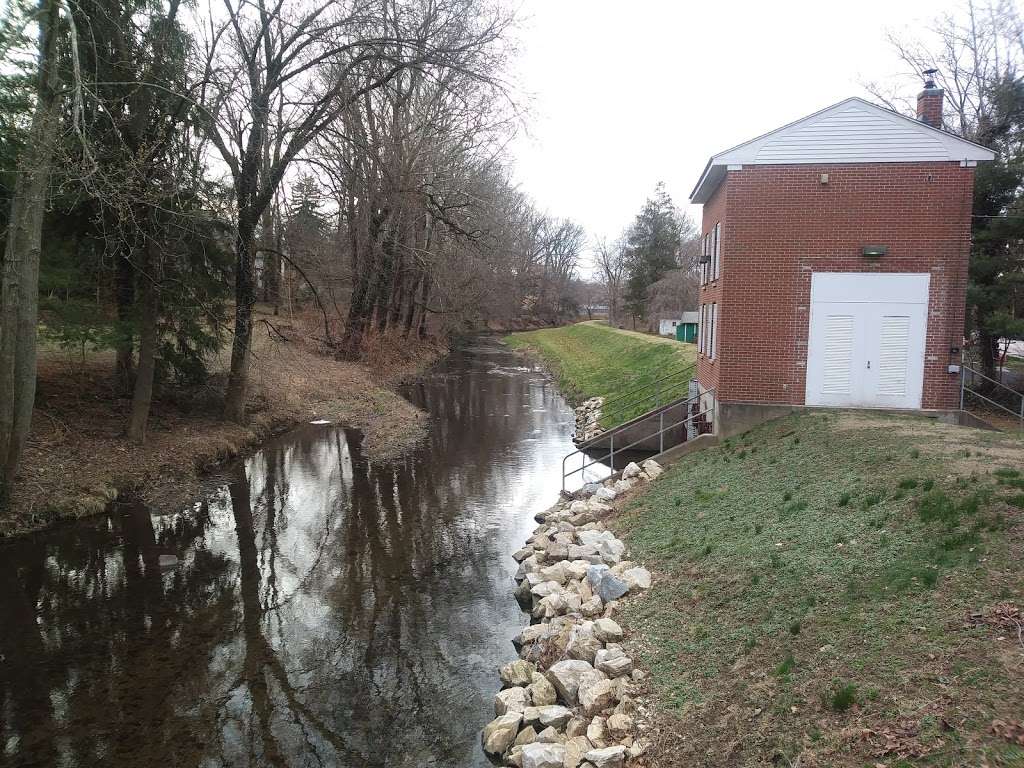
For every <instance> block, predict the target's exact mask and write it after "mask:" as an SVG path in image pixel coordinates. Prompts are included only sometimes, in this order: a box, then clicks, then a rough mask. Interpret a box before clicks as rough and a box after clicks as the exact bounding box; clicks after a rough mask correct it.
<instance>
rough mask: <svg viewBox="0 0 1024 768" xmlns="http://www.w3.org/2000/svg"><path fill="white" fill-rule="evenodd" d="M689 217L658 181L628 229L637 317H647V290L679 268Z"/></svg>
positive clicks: (629, 298) (631, 301)
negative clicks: (681, 211)
mask: <svg viewBox="0 0 1024 768" xmlns="http://www.w3.org/2000/svg"><path fill="white" fill-rule="evenodd" d="M685 228H686V227H685V219H684V218H683V216H682V214H680V212H679V209H678V208H676V206H675V204H674V203H673V202H672V198H671V197H670V196H669V194H668V192H666V191H665V184H664V182H658V185H657V186H656V187H655V189H654V196H653V197H651V198H648V200H647V202H646V203H644V207H643V209H641V211H640V213H639V214H637V217H636V220H635V221H634V222H633V225H632V226H631V227H630V228H629V229H628V230H627V231H626V247H625V255H626V270H627V280H626V307H627V308H628V309H629V311H630V313H632V315H633V317H634V318H636V317H644V316H645V315H646V307H647V291H648V289H649V288H650V287H651V286H652V285H653V284H654V283H656V282H658V281H659V280H661V279H662V278H663V277H664V276H665V275H666V273H668V272H670V271H672V270H673V269H678V268H679V254H680V250H681V248H682V245H683V233H684V230H685Z"/></svg>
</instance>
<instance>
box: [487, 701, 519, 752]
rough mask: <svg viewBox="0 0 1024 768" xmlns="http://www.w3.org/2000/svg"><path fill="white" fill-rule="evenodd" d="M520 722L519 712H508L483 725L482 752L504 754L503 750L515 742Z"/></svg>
mask: <svg viewBox="0 0 1024 768" xmlns="http://www.w3.org/2000/svg"><path fill="white" fill-rule="evenodd" d="M522 720H523V716H522V715H521V714H520V713H519V712H509V713H508V714H505V715H501V716H500V717H496V718H494V719H493V720H491V722H489V723H488V724H487V725H485V726H484V731H483V734H482V736H481V741H482V742H483V747H484V752H486V753H487V754H489V755H503V754H505V750H507V749H508V748H509V747H510V746H511V745H512V742H513V741H515V738H516V734H517V733H519V723H521V722H522Z"/></svg>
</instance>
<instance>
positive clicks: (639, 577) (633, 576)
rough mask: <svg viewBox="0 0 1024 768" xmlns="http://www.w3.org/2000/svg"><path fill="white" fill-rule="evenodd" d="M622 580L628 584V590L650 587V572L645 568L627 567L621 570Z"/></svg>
mask: <svg viewBox="0 0 1024 768" xmlns="http://www.w3.org/2000/svg"><path fill="white" fill-rule="evenodd" d="M622 580H623V581H624V582H626V583H627V584H628V585H629V589H630V591H636V590H638V589H650V588H651V572H650V571H648V570H647V569H646V568H640V567H636V568H627V569H626V570H625V571H623V572H622Z"/></svg>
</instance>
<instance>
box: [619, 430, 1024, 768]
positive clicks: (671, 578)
mask: <svg viewBox="0 0 1024 768" xmlns="http://www.w3.org/2000/svg"><path fill="white" fill-rule="evenodd" d="M1022 470H1024V444H1022V443H1021V442H1020V441H1018V440H1015V439H1014V438H1011V437H1008V436H1006V435H1001V434H998V433H991V432H981V431H977V430H967V429H957V428H954V427H948V426H945V425H938V424H934V423H932V422H930V421H928V420H925V419H918V418H911V417H895V416H882V415H865V414H849V413H847V414H838V413H831V412H824V413H815V414H805V415H801V416H795V417H790V418H787V419H785V420H782V421H777V422H774V423H770V424H767V425H764V426H762V427H760V428H758V429H756V430H753V431H752V432H750V433H748V434H746V435H744V436H743V437H741V438H736V439H733V440H732V441H731V442H728V443H726V444H725V445H723V446H720V447H718V448H713V449H709V450H706V451H703V452H701V453H698V454H694V455H692V456H690V457H687V458H686V459H684V460H683V461H682V462H680V464H678V465H676V466H675V467H673V468H672V469H671V470H669V471H668V473H667V474H666V476H665V477H664V478H663V479H662V480H660V481H659V482H658V483H656V484H655V485H654V486H652V487H651V489H650V490H649V491H648V492H647V493H646V495H644V496H641V497H640V498H639V499H638V500H637V501H636V502H634V503H633V504H632V505H631V507H630V508H628V509H627V511H626V513H625V515H624V516H623V517H622V518H621V519H620V522H619V525H620V526H621V527H622V528H623V530H626V531H628V532H629V534H630V540H631V553H632V555H633V556H634V558H635V559H636V560H639V561H643V562H644V563H645V564H647V565H650V566H654V568H655V571H656V581H655V586H654V588H653V589H651V590H650V591H649V592H648V593H647V595H646V596H645V597H644V598H641V599H640V600H637V601H630V602H629V603H628V604H627V606H626V611H627V613H626V617H625V621H626V624H627V626H629V627H630V628H631V630H632V632H633V633H634V636H635V637H636V638H637V639H636V640H635V643H636V646H637V647H636V648H635V649H634V650H635V652H636V653H637V654H638V655H639V656H640V659H641V661H642V664H643V665H644V666H645V667H646V668H647V669H650V670H651V671H652V672H653V675H652V677H651V679H652V696H653V698H654V701H655V703H656V707H655V710H656V712H657V713H658V716H659V718H660V719H661V720H662V723H661V725H662V727H661V729H660V733H661V738H662V744H661V748H660V750H659V752H660V755H661V756H660V758H658V759H657V760H656V761H655V762H654V764H655V765H658V766H668V765H698V764H699V765H715V766H726V765H728V766H770V765H773V764H774V765H784V766H785V765H801V766H825V765H828V766H865V765H866V766H875V765H884V766H889V767H890V768H893V767H895V766H909V765H915V766H916V765H944V766H945V765H948V766H953V765H967V764H969V765H989V766H1004V765H1006V766H1009V765H1024V746H1014V745H1013V744H1012V743H1011V742H1010V741H1009V740H1007V739H1005V738H1002V737H1000V736H998V735H994V734H993V733H992V723H993V721H994V720H999V719H1002V720H1004V721H1015V722H1016V723H1018V724H1019V723H1020V721H1022V720H1024V647H1022V646H1021V644H1019V642H1018V630H1017V627H1016V625H1014V624H1013V622H1012V621H1009V622H1004V625H1003V626H994V625H993V624H984V623H981V624H978V623H976V622H972V621H969V620H968V616H969V614H970V613H972V612H985V611H991V610H992V608H993V606H995V605H997V604H998V603H1000V602H1001V601H1010V602H1012V603H1015V604H1016V606H1017V608H1022V609H1024V597H1022V595H1024V574H1022V565H1024V556H1022V554H1021V553H1022V551H1024V547H1022V545H1024V522H1022V519H1024V512H1022V509H1021V508H1022V507H1024V473H1021V471H1022ZM1018 473H1021V474H1018ZM1018 735H1021V736H1022V741H1024V728H1022V730H1021V731H1019V732H1018Z"/></svg>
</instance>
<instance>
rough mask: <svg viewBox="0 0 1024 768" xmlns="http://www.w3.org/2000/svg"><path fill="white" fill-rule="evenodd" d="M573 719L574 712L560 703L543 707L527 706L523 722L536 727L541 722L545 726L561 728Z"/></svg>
mask: <svg viewBox="0 0 1024 768" xmlns="http://www.w3.org/2000/svg"><path fill="white" fill-rule="evenodd" d="M571 719H572V712H571V711H570V710H569V709H567V708H566V707H563V706H561V705H559V704H551V705H549V706H543V707H526V709H524V710H523V722H524V723H526V724H527V725H532V726H534V727H536V725H537V723H540V724H541V725H542V726H544V727H545V728H548V727H554V728H561V727H562V726H563V725H565V724H566V723H568V722H569V720H571Z"/></svg>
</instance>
